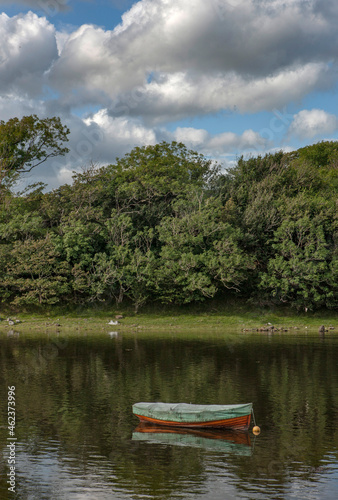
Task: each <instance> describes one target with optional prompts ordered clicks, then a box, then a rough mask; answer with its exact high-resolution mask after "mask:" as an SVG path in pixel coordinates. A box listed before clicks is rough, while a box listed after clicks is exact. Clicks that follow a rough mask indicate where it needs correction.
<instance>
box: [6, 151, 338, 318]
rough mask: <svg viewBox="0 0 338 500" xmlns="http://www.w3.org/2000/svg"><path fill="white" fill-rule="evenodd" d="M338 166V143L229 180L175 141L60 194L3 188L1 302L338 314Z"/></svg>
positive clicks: (261, 164) (238, 170)
mask: <svg viewBox="0 0 338 500" xmlns="http://www.w3.org/2000/svg"><path fill="white" fill-rule="evenodd" d="M337 166H338V143H337V142H321V143H319V144H316V145H313V146H309V147H306V148H302V149H300V150H298V151H296V152H292V153H283V152H282V151H280V152H277V153H275V154H268V155H266V156H264V157H261V156H258V157H257V158H253V157H252V158H249V159H244V158H243V157H242V158H239V160H238V161H237V165H236V166H235V167H234V168H233V169H232V170H230V171H228V172H226V173H224V172H223V173H222V171H221V169H219V168H218V167H217V166H215V165H214V164H213V163H212V162H211V161H209V160H208V159H206V158H205V157H203V156H202V155H199V154H198V153H196V152H193V151H189V150H188V149H187V148H186V147H185V146H184V145H183V144H179V143H176V142H173V143H171V144H168V143H165V142H163V143H161V144H157V145H156V146H148V147H141V148H135V149H133V150H132V151H131V152H130V153H129V154H127V155H126V156H125V157H124V158H122V159H118V160H116V162H115V163H114V164H112V165H109V166H106V167H103V168H94V167H92V168H89V169H88V170H86V171H84V172H83V173H79V174H76V175H75V176H74V182H73V184H72V185H71V186H70V185H64V186H61V187H60V188H58V189H56V190H54V191H52V192H49V193H45V194H44V192H43V189H44V187H43V186H40V185H36V186H34V187H33V188H31V190H30V191H29V192H28V193H21V194H14V193H13V191H11V190H10V187H8V186H6V184H5V183H3V186H2V188H1V189H2V191H1V212H0V297H1V300H2V301H3V302H6V303H10V304H13V305H16V306H20V305H29V304H54V303H84V302H97V301H105V302H107V303H109V302H116V303H117V304H121V303H122V302H123V301H125V300H127V301H132V302H133V304H134V306H135V309H136V310H138V309H139V307H140V306H142V305H143V304H145V303H146V302H151V301H157V302H159V303H175V304H185V303H189V302H195V301H201V300H206V299H211V298H213V297H215V296H216V295H217V296H222V294H224V297H225V296H229V294H237V295H238V296H244V297H247V298H250V300H255V301H258V302H259V303H261V304H272V303H276V304H280V303H286V304H290V305H292V306H295V307H297V308H308V309H314V308H318V307H330V308H332V307H335V306H337V302H338V300H337V297H338V293H337V292H338V289H337V282H338V264H337V262H338V260H337V212H338V211H337V187H338V185H337Z"/></svg>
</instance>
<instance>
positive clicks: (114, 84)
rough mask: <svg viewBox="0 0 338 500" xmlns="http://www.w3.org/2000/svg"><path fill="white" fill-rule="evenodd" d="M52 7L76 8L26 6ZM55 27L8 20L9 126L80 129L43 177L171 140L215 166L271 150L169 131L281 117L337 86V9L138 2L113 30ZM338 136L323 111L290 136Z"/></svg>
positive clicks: (4, 108) (272, 2)
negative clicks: (40, 121)
mask: <svg viewBox="0 0 338 500" xmlns="http://www.w3.org/2000/svg"><path fill="white" fill-rule="evenodd" d="M115 1H120V2H124V1H128V5H129V4H130V1H129V0H113V3H114V2H115ZM55 2H56V3H57V4H58V5H59V6H60V9H61V8H67V6H68V4H69V2H68V1H67V0H47V1H46V2H43V0H41V1H40V0H21V1H20V2H19V1H18V2H17V3H20V4H21V5H25V6H27V7H28V6H29V7H32V8H33V7H34V8H38V9H39V11H41V10H43V9H42V8H41V5H42V4H44V7H45V9H46V6H47V5H49V6H50V7H51V6H52V5H54V4H55ZM6 3H8V2H6V1H4V0H0V5H1V4H2V5H5V4H6ZM43 14H44V16H47V17H48V13H47V11H45V12H44V13H43ZM51 20H52V17H51V16H50V22H49V21H47V19H46V17H39V16H38V15H36V14H33V13H32V12H28V13H27V14H22V15H18V16H14V17H12V18H10V17H8V16H7V15H6V14H2V15H0V37H1V46H0V92H1V98H0V116H1V119H8V118H10V117H11V116H23V115H24V114H31V113H33V112H36V113H38V114H39V116H60V117H61V119H62V122H63V123H65V124H67V125H68V126H69V128H70V129H71V131H72V134H71V141H70V149H71V154H70V155H69V157H68V159H67V158H64V159H62V160H61V163H60V164H58V165H54V166H52V167H50V168H49V167H48V168H49V170H48V168H47V166H44V167H43V168H42V169H41V170H40V171H39V172H40V174H41V175H45V176H47V177H48V176H49V177H50V179H51V178H52V176H53V175H54V177H55V175H56V173H57V175H58V176H59V180H60V179H61V177H62V176H63V177H62V178H63V179H68V178H69V175H70V174H69V172H70V171H71V169H72V168H78V166H79V165H81V164H82V165H83V164H86V163H88V162H89V161H90V160H91V159H93V160H94V161H98V162H102V163H104V162H111V161H113V160H114V158H115V157H116V156H122V155H123V154H124V153H126V152H127V151H129V150H130V149H131V148H132V147H134V146H136V145H142V144H154V143H155V142H158V141H159V140H162V139H165V140H170V139H171V138H172V139H175V140H180V141H182V142H185V143H187V144H188V145H189V146H191V147H193V148H198V149H199V150H200V151H201V152H204V153H206V154H208V155H210V156H213V155H221V156H222V155H227V154H231V153H233V152H237V151H239V152H240V151H243V150H253V151H254V152H255V151H259V150H260V149H262V150H264V148H265V149H266V148H270V147H272V144H271V143H270V142H269V141H267V139H264V138H263V137H262V134H260V133H258V132H255V131H254V130H246V131H245V132H243V133H241V134H234V133H233V132H231V131H223V132H222V133H220V134H216V135H211V134H210V133H209V132H208V131H207V130H204V129H202V128H198V129H197V128H193V127H180V128H177V129H176V130H175V131H174V132H169V131H168V130H167V129H166V128H165V126H166V124H167V123H168V122H169V121H171V122H173V121H176V120H180V119H184V118H187V117H189V118H194V117H202V116H204V115H208V114H211V113H212V114H214V113H218V112H219V111H223V110H231V111H233V110H234V109H235V110H236V112H239V113H255V112H260V111H263V110H270V111H271V110H274V109H283V108H284V107H285V105H286V104H288V103H290V102H291V101H297V102H301V99H302V98H303V97H304V96H306V95H308V94H309V93H311V92H313V91H315V90H318V89H325V88H329V87H330V86H332V85H333V84H334V83H336V80H337V62H338V61H337V50H336V47H337V43H338V30H337V29H336V26H337V22H338V2H336V0H326V1H325V2H323V1H322V0H259V1H258V0H209V1H208V2H206V1H205V0H185V1H184V2H183V1H182V0H140V1H139V2H137V3H134V4H133V6H132V7H131V8H130V10H129V11H127V12H125V13H124V14H123V16H122V22H121V24H120V25H118V26H117V27H116V28H115V29H113V30H107V29H104V28H102V27H98V26H94V25H91V24H86V25H82V26H80V27H79V28H77V29H74V30H73V31H57V30H56V28H55V27H54V26H53V24H52V23H51ZM67 29H69V27H68V28H67ZM89 109H92V110H94V111H93V113H92V114H91V115H90V116H88V115H87V116H86V117H83V116H82V115H81V110H82V111H83V110H84V111H83V112H88V110H89ZM291 120H292V118H291V119H290V121H291ZM290 121H289V123H290ZM283 125H284V122H283ZM336 126H337V125H336V118H335V117H333V116H332V115H329V114H327V113H325V112H324V111H320V110H311V111H306V110H303V111H301V112H300V113H298V114H297V115H295V117H294V119H293V121H292V124H291V126H290V128H289V133H290V136H291V135H294V136H298V137H300V138H311V137H314V136H316V135H317V134H320V133H330V131H332V130H335V127H336ZM285 128H286V125H285ZM95 137H96V138H97V140H95ZM60 176H61V177H60ZM49 177H48V178H49Z"/></svg>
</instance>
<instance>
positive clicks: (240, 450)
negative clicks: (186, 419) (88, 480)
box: [132, 423, 251, 456]
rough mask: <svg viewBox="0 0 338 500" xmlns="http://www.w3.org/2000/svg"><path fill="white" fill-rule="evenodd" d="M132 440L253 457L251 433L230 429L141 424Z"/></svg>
mask: <svg viewBox="0 0 338 500" xmlns="http://www.w3.org/2000/svg"><path fill="white" fill-rule="evenodd" d="M132 440H133V441H141V442H145V443H147V444H161V445H169V446H188V447H192V448H203V449H204V450H209V451H220V452H222V453H228V454H234V455H241V456H250V455H251V440H250V435H249V433H248V432H238V431H233V430H230V429H189V428H183V427H169V426H159V425H149V424H141V423H140V424H139V425H138V426H137V427H136V429H135V430H134V432H133V434H132Z"/></svg>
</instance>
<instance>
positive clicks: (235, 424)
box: [135, 413, 251, 430]
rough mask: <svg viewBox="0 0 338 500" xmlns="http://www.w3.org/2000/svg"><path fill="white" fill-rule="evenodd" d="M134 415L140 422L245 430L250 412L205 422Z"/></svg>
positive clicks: (248, 422) (247, 426)
mask: <svg viewBox="0 0 338 500" xmlns="http://www.w3.org/2000/svg"><path fill="white" fill-rule="evenodd" d="M135 416H136V417H138V418H139V419H140V421H141V422H146V423H149V424H153V425H169V426H170V427H192V428H198V427H204V428H205V427H214V428H229V429H238V430H247V429H248V428H249V426H250V422H251V413H250V414H249V415H244V416H242V417H235V418H226V419H222V420H208V421H206V422H175V421H173V420H160V419H158V418H152V417H145V416H143V415H138V414H136V413H135Z"/></svg>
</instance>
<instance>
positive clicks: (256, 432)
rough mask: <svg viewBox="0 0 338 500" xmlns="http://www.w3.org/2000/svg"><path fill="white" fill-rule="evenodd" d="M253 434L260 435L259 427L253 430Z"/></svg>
mask: <svg viewBox="0 0 338 500" xmlns="http://www.w3.org/2000/svg"><path fill="white" fill-rule="evenodd" d="M252 432H253V433H254V434H255V436H258V434H260V432H261V430H260V428H259V427H258V425H255V427H254V428H253V429H252Z"/></svg>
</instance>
